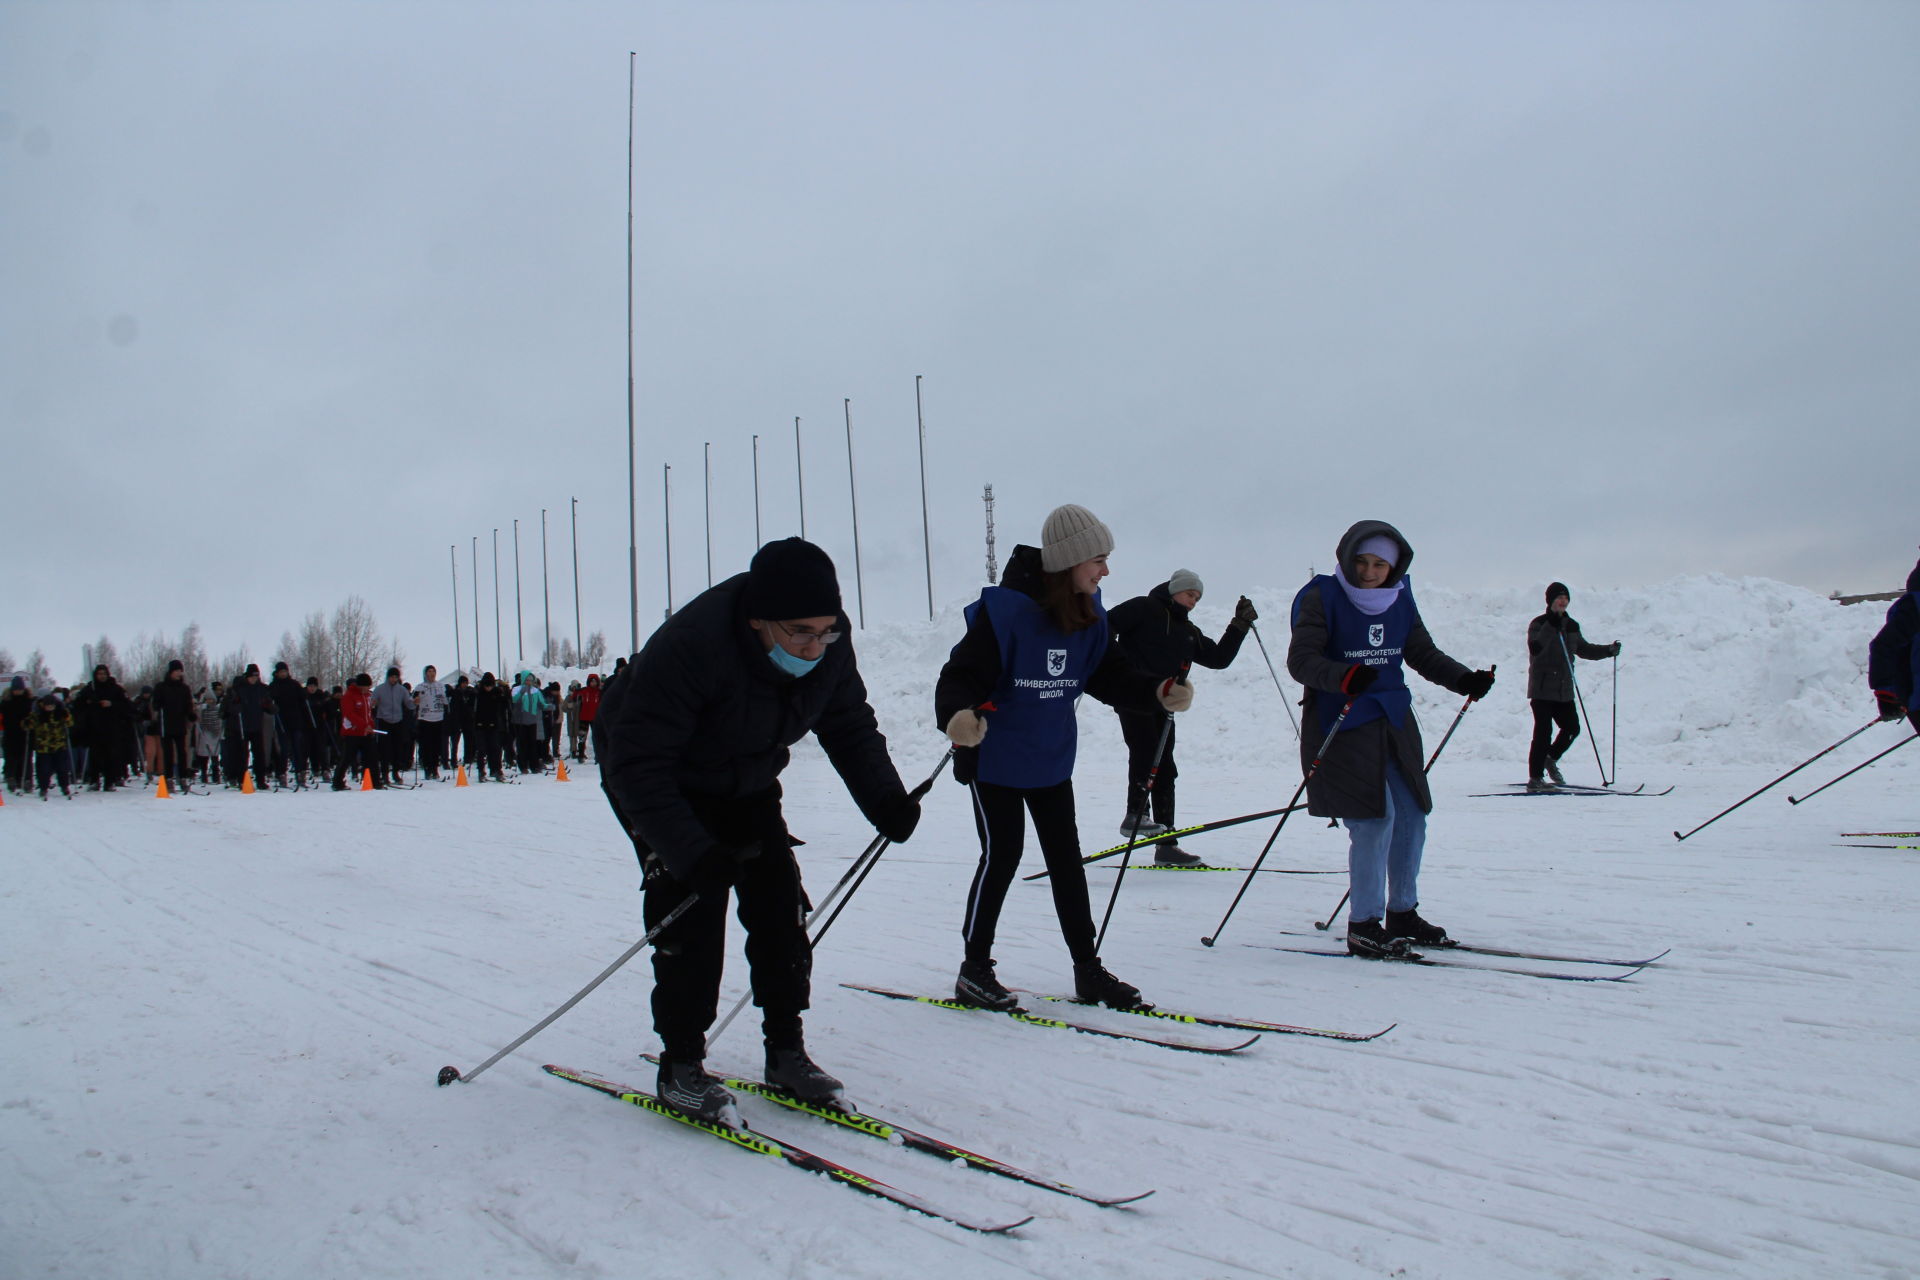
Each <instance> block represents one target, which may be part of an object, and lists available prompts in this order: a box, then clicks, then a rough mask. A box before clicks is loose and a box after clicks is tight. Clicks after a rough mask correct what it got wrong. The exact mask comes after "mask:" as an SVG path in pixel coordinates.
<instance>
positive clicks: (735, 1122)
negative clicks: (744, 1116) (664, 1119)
mask: <svg viewBox="0 0 1920 1280" xmlns="http://www.w3.org/2000/svg"><path fill="white" fill-rule="evenodd" d="M658 1092H659V1095H660V1101H662V1102H664V1103H666V1104H667V1105H668V1106H670V1107H672V1108H673V1109H674V1110H675V1111H684V1112H686V1113H687V1114H688V1115H690V1116H692V1117H693V1118H694V1119H696V1120H705V1121H707V1122H708V1123H709V1124H722V1125H725V1126H726V1127H727V1128H729V1129H739V1128H743V1127H744V1126H743V1125H742V1123H741V1120H740V1108H739V1107H737V1106H735V1105H734V1101H733V1095H732V1094H731V1093H728V1092H727V1091H726V1090H725V1089H724V1088H722V1087H721V1085H720V1081H719V1080H718V1079H716V1078H715V1077H713V1076H710V1075H708V1074H707V1070H706V1067H705V1065H704V1064H702V1063H699V1062H690V1061H687V1060H685V1059H682V1058H662V1059H660V1079H659V1085H658Z"/></svg>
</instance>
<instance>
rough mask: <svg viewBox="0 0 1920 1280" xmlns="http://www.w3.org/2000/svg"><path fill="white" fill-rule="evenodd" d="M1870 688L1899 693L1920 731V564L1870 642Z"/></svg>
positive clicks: (1868, 657) (1868, 666)
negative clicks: (1919, 696) (1917, 695)
mask: <svg viewBox="0 0 1920 1280" xmlns="http://www.w3.org/2000/svg"><path fill="white" fill-rule="evenodd" d="M1867 687H1868V688H1870V689H1873V690H1874V691H1876V692H1879V691H1882V690H1885V691H1888V692H1891V693H1894V694H1896V695H1898V697H1899V699H1900V705H1901V706H1903V707H1905V708H1906V709H1907V711H1908V712H1909V714H1910V715H1912V717H1913V720H1914V725H1915V728H1916V730H1920V707H1916V706H1915V705H1914V691H1915V690H1916V689H1920V563H1916V564H1915V565H1914V566H1913V572H1912V573H1909V574H1908V575H1907V593H1906V594H1905V595H1903V596H1901V597H1900V598H1899V599H1898V600H1895V601H1894V602H1893V603H1892V604H1891V605H1889V606H1888V607H1887V620H1886V621H1885V622H1884V623H1882V624H1881V627H1880V631H1879V633H1878V634H1877V635H1875V636H1874V637H1873V639H1872V640H1871V641H1869V642H1868V644H1867Z"/></svg>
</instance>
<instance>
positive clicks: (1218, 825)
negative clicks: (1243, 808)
mask: <svg viewBox="0 0 1920 1280" xmlns="http://www.w3.org/2000/svg"><path fill="white" fill-rule="evenodd" d="M1299 807H1300V806H1299V805H1295V806H1294V808H1296V809H1297V808H1299ZM1285 812H1286V810H1285V809H1262V810H1261V811H1260V812H1258V813H1243V814H1241V815H1240V816H1239V817H1237V818H1217V819H1215V820H1214V821H1212V822H1197V823H1195V824H1194V825H1193V826H1190V827H1176V828H1174V829H1173V830H1172V831H1169V832H1167V833H1166V835H1164V836H1162V837H1160V839H1164V840H1170V839H1173V838H1175V837H1176V836H1197V835H1201V834H1204V833H1205V832H1208V831H1222V830H1225V829H1226V828H1227V827H1237V826H1239V825H1240V824H1241V823H1243V822H1258V821H1260V819H1262V818H1275V817H1278V816H1280V815H1281V814H1283V813H1285ZM1126 849H1127V846H1126V845H1125V844H1116V845H1114V846H1113V847H1112V848H1111V849H1102V850H1101V851H1100V852H1099V853H1090V854H1088V855H1087V856H1086V857H1084V858H1082V859H1080V865H1081V866H1083V867H1090V866H1092V865H1093V864H1094V863H1096V862H1100V861H1103V860H1105V859H1107V858H1112V857H1117V856H1118V855H1120V854H1122V853H1124V852H1126ZM1052 874H1053V872H1051V871H1047V870H1040V871H1033V872H1029V873H1028V874H1026V875H1024V876H1021V877H1020V878H1021V879H1022V880H1045V879H1046V878H1047V877H1048V876H1051V875H1052Z"/></svg>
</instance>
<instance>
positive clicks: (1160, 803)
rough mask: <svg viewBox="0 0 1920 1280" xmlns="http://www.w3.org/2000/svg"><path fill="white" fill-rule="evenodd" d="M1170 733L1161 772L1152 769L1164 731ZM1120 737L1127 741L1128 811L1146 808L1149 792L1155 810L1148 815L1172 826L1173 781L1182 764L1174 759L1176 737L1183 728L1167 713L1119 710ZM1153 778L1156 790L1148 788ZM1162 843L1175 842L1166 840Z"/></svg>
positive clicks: (1133, 811) (1154, 819) (1135, 811)
mask: <svg viewBox="0 0 1920 1280" xmlns="http://www.w3.org/2000/svg"><path fill="white" fill-rule="evenodd" d="M1163 732H1164V733H1166V735H1167V749H1166V750H1165V751H1164V752H1162V753H1161V755H1160V772H1159V773H1158V774H1157V775H1156V774H1154V772H1153V754H1154V752H1155V751H1156V750H1158V749H1159V747H1160V735H1161V733H1163ZM1120 736H1121V737H1123V738H1125V739H1126V740H1127V813H1128V815H1129V816H1131V815H1132V814H1136V813H1138V812H1140V810H1142V809H1143V808H1145V807H1146V804H1147V797H1148V795H1149V794H1151V795H1152V797H1153V812H1152V813H1150V814H1148V815H1147V816H1148V817H1149V818H1151V819H1152V820H1153V821H1155V822H1157V823H1159V824H1160V825H1161V826H1163V827H1171V826H1172V825H1173V780H1174V779H1175V778H1177V777H1179V776H1180V766H1179V765H1177V764H1175V763H1174V760H1173V743H1174V739H1175V738H1177V737H1179V736H1180V731H1179V730H1178V729H1176V728H1174V727H1173V717H1172V716H1170V715H1166V714H1164V713H1162V714H1159V715H1155V714H1153V713H1151V712H1139V711H1122V712H1120ZM1149 777H1152V778H1153V791H1152V792H1151V793H1149V792H1148V791H1147V779H1148V778H1149ZM1160 843H1162V844H1172V843H1173V841H1171V840H1163V841H1161V842H1160Z"/></svg>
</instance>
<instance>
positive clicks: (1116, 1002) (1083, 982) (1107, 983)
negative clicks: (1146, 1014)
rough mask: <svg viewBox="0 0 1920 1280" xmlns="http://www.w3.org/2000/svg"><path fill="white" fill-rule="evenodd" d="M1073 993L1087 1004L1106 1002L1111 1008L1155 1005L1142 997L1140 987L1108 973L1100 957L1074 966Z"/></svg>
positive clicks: (1150, 1006) (1136, 1007) (1145, 1007)
mask: <svg viewBox="0 0 1920 1280" xmlns="http://www.w3.org/2000/svg"><path fill="white" fill-rule="evenodd" d="M1073 993H1074V995H1075V996H1077V997H1079V999H1080V1000H1081V1001H1082V1002H1083V1003H1085V1004H1104V1005H1106V1006H1107V1007H1108V1008H1109V1009H1150V1008H1152V1007H1153V1006H1152V1005H1149V1004H1147V1003H1146V1002H1145V1001H1143V1000H1141V999H1140V988H1138V987H1136V986H1134V985H1133V984H1131V983H1127V982H1122V981H1120V979H1118V978H1116V977H1114V976H1113V975H1112V974H1110V973H1108V972H1107V969H1106V966H1105V965H1103V964H1101V963H1100V961H1099V960H1098V959H1094V960H1089V961H1087V962H1086V963H1085V964H1076V965H1074V966H1073Z"/></svg>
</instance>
